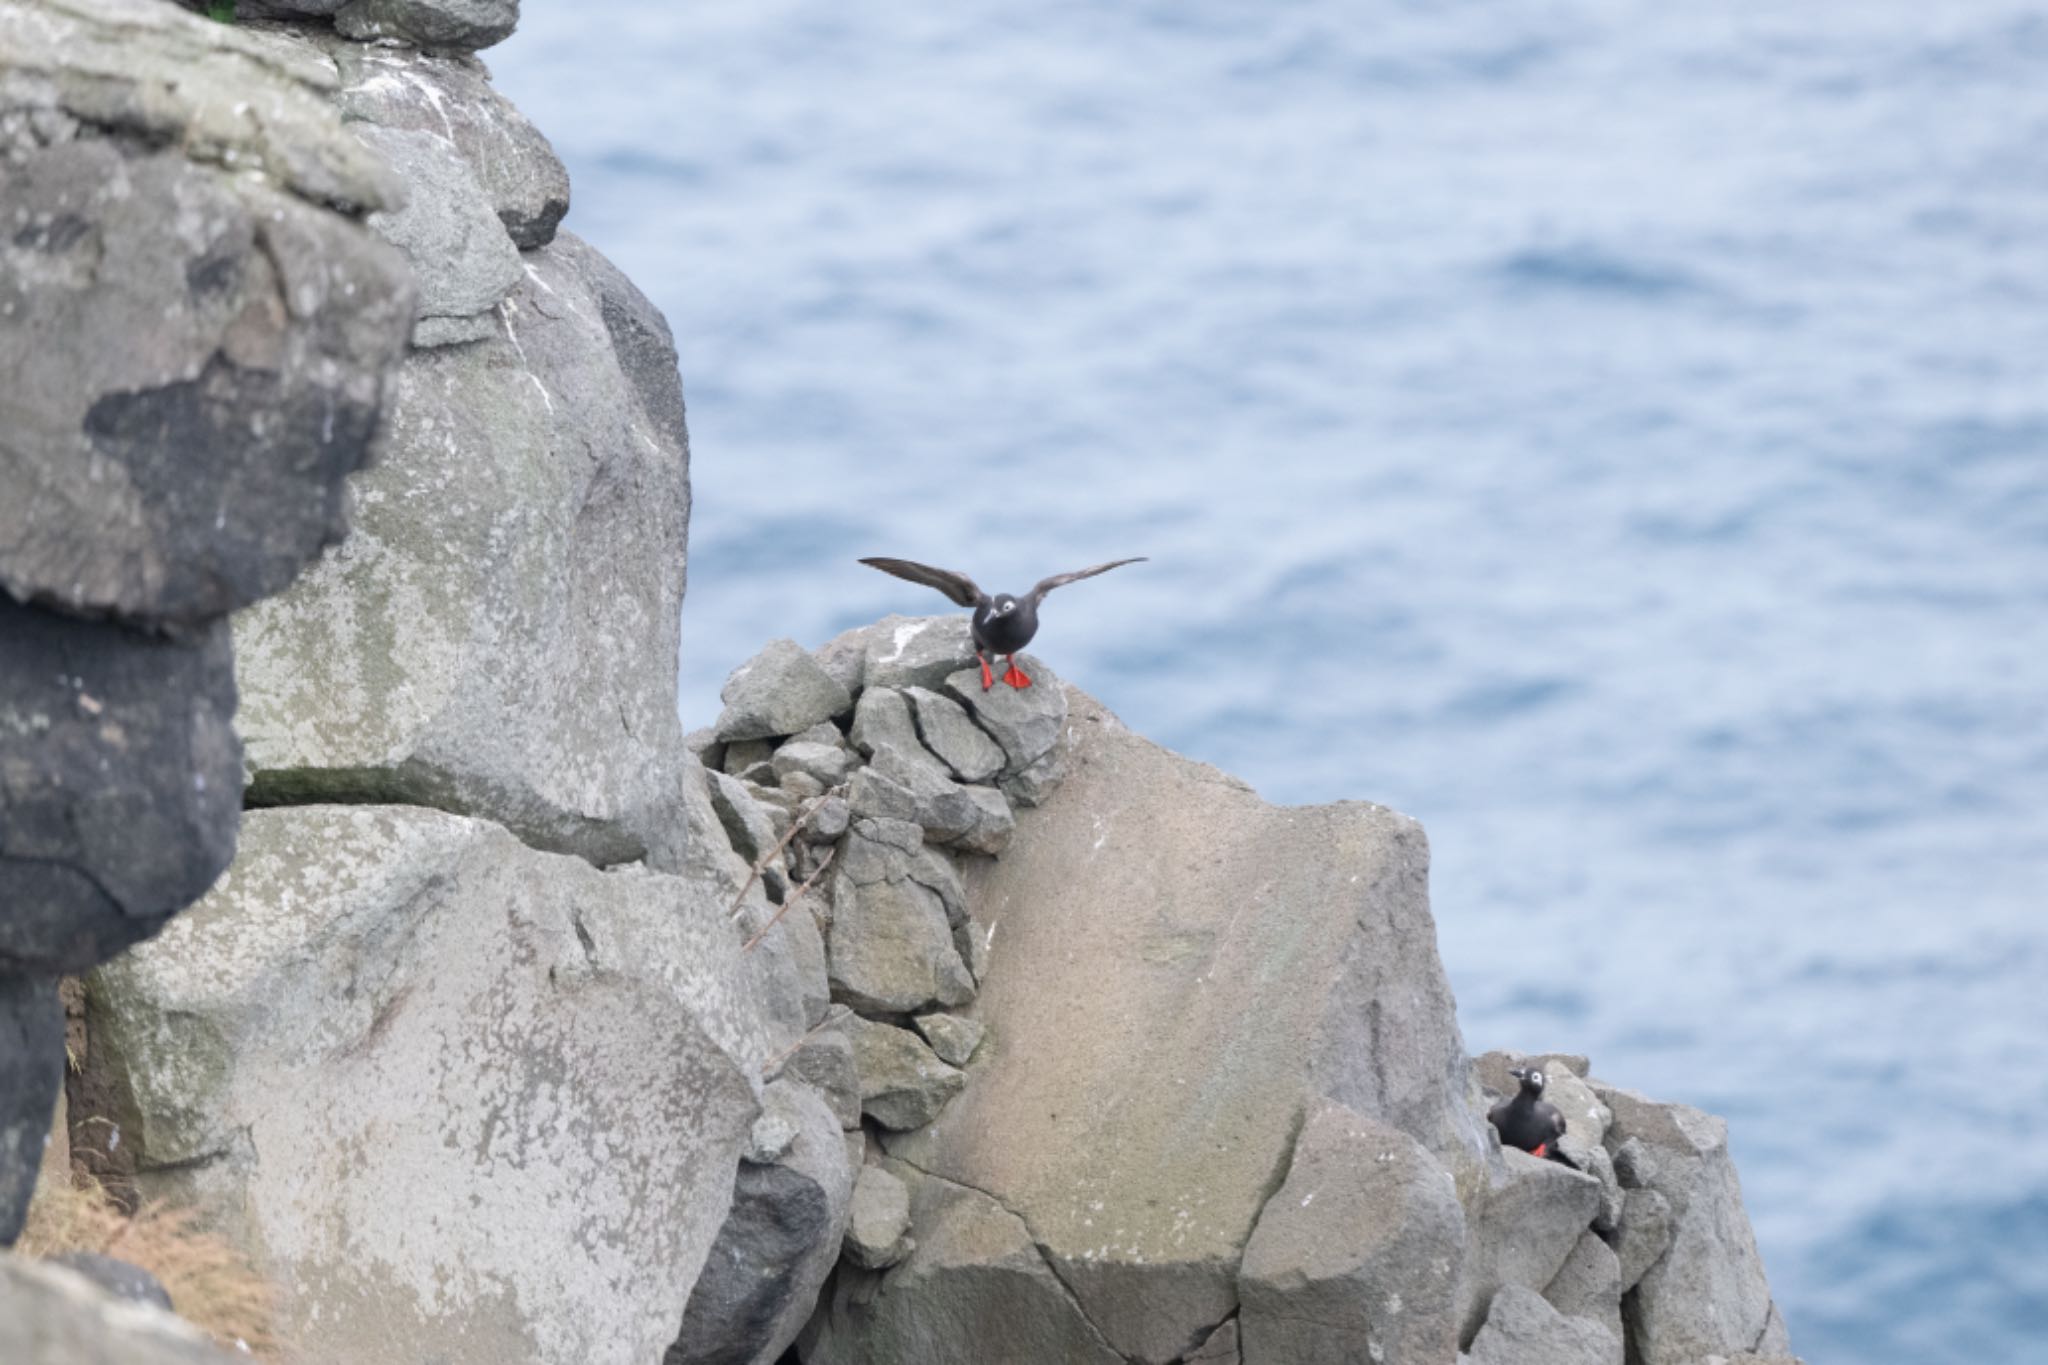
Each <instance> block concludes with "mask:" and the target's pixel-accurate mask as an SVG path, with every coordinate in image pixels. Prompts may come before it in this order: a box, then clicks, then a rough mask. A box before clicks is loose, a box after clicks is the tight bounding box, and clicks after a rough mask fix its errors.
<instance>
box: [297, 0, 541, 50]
mask: <svg viewBox="0 0 2048 1365" xmlns="http://www.w3.org/2000/svg"><path fill="white" fill-rule="evenodd" d="M334 26H335V28H337V29H339V30H340V31H341V33H342V34H343V35H344V36H346V37H350V38H354V39H356V40H357V41H359V42H376V41H378V40H382V39H391V40H395V41H398V42H402V43H411V44H412V45H413V46H415V47H425V48H436V49H441V48H446V49H452V50H455V51H460V52H473V51H475V50H476V49H478V48H483V47H489V46H490V45H491V44H493V43H502V42H503V41H505V39H507V38H509V37H511V36H512V30H513V29H515V28H517V27H518V26H519V0H348V3H347V4H344V5H342V6H341V7H340V9H338V10H336V11H335V14H334Z"/></svg>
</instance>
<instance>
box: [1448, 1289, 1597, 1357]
mask: <svg viewBox="0 0 2048 1365" xmlns="http://www.w3.org/2000/svg"><path fill="white" fill-rule="evenodd" d="M1620 1348H1621V1343H1620V1342H1618V1341H1616V1340H1615V1339H1614V1338H1613V1337H1611V1336H1609V1335H1608V1334H1607V1330H1606V1329H1605V1328H1603V1327H1601V1326H1600V1324H1598V1323H1596V1322H1588V1321H1587V1320H1586V1319H1584V1318H1568V1317H1566V1316H1564V1315H1563V1314H1562V1313H1560V1312H1558V1311H1557V1310H1556V1309H1555V1308H1552V1307H1551V1306H1550V1305H1549V1304H1548V1303H1545V1302H1544V1301H1543V1297H1542V1296H1541V1295H1540V1294H1538V1293H1536V1292H1535V1291H1534V1290H1532V1289H1524V1288H1523V1287H1522V1286H1520V1285H1509V1286H1507V1287H1506V1288H1505V1289H1503V1290H1501V1291H1500V1293H1498V1294H1496V1295H1494V1297H1493V1307H1492V1308H1491V1309H1490V1310H1489V1311H1488V1313H1487V1315H1486V1325H1485V1326H1484V1327H1482V1328H1480V1329H1479V1335H1478V1336H1477V1337H1475V1338H1474V1339H1473V1341H1472V1350H1471V1352H1470V1354H1469V1356H1468V1359H1469V1360H1470V1361H1471V1365H1609V1362H1611V1361H1613V1360H1617V1359H1619V1358H1620Z"/></svg>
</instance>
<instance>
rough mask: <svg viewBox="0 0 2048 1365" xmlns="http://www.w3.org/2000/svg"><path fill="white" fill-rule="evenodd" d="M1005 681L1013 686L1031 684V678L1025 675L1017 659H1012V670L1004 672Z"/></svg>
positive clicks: (1027, 685)
mask: <svg viewBox="0 0 2048 1365" xmlns="http://www.w3.org/2000/svg"><path fill="white" fill-rule="evenodd" d="M1003 681H1004V682H1006V683H1008V684H1009V685H1010V686H1012V687H1029V686H1031V679H1029V678H1027V677H1025V676H1024V670H1023V669H1021V668H1019V667H1017V661H1016V660H1015V659H1012V660H1010V671H1009V672H1007V673H1005V674H1003Z"/></svg>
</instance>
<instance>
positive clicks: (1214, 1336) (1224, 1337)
mask: <svg viewBox="0 0 2048 1365" xmlns="http://www.w3.org/2000/svg"><path fill="white" fill-rule="evenodd" d="M1238 1337H1239V1333H1238V1326H1237V1319H1236V1318H1232V1319H1230V1320H1229V1321H1228V1322H1226V1323H1224V1324H1223V1325H1222V1326H1220V1327H1218V1328H1217V1329H1216V1330H1215V1331H1213V1332H1211V1333H1210V1334H1209V1336H1208V1338H1207V1339H1206V1340H1205V1341H1203V1342H1202V1344H1201V1345H1200V1346H1197V1347H1196V1348H1195V1349H1194V1350H1192V1351H1190V1352H1188V1354H1187V1358H1186V1360H1185V1361H1184V1362H1183V1365H1244V1352H1243V1350H1242V1348H1241V1347H1240V1345H1239V1340H1238Z"/></svg>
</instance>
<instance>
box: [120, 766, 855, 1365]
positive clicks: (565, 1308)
mask: <svg viewBox="0 0 2048 1365" xmlns="http://www.w3.org/2000/svg"><path fill="white" fill-rule="evenodd" d="M723 910H724V905H723V899H722V890H720V889H714V888H713V887H712V886H711V885H710V884H708V883H703V882H699V881H695V880H692V879H689V878H684V877H671V876H661V875H656V874H653V873H649V872H646V871H643V870H640V869H625V870H622V871H617V872H611V873H603V872H599V871H597V870H596V869H594V868H592V867H591V866H590V865H589V864H587V863H585V862H584V861H582V860H581V859H577V858H570V857H562V856H558V855H551V854H545V853H539V852H535V851H534V850H532V849H529V848H527V847H525V846H523V845H522V844H520V843H519V842H518V841H517V840H515V839H513V838H512V837H511V836H510V835H509V834H507V833H505V832H504V831H503V830H502V829H499V828H497V827H495V826H492V825H489V824H486V823H483V822H479V821H474V820H467V819H463V818H460V817H456V816H451V815H446V814H442V813H440V812H436V811H427V810H419V809H408V808H402V807H391V806H382V807H335V806H328V807H313V808H305V809H295V810H271V811H256V812H252V813H251V814H250V815H249V817H248V818H247V820H246V822H245V826H244V831H243V848H242V853H241V856H240V857H239V858H238V859H237V861H236V864H235V867H234V869H233V870H232V871H231V872H230V874H229V876H228V877H227V879H226V880H225V881H224V883H223V884H222V886H221V887H220V888H219V889H218V890H217V891H216V892H214V893H213V894H212V895H211V896H209V897H208V898H207V899H206V900H205V901H204V902H202V903H201V904H200V905H198V906H196V907H194V909H193V910H192V911H190V912H189V913H188V914H186V915H184V916H182V917H180V918H179V919H178V920H177V921H176V922H175V923H174V925H173V928H172V930H171V931H170V932H169V933H167V934H166V935H164V936H161V937H159V938H158V939H157V940H155V941H154V942H152V943H151V944H149V945H147V946H145V947H143V948H141V949H138V950H136V951H133V952H131V953H129V954H127V955H126V956H125V957H123V958H121V959H120V960H118V961H117V962H115V963H113V964H111V965H110V966H107V967H104V968H101V969H100V970H99V971H98V972H97V973H95V974H94V976H93V977H92V978H90V981H89V989H90V993H91V1006H90V1007H91V1013H92V1017H93V1020H94V1035H93V1038H94V1052H95V1059H96V1065H99V1066H103V1067H104V1068H105V1074H106V1076H107V1078H108V1080H109V1083H110V1084H111V1085H112V1087H113V1093H115V1094H118V1095H121V1096H122V1097H123V1104H124V1107H125V1112H124V1113H122V1115H121V1116H120V1117H121V1120H122V1121H121V1129H122V1132H123V1134H124V1137H125V1138H126V1141H125V1142H124V1144H123V1145H124V1147H127V1148H131V1149H133V1150H134V1152H135V1155H136V1159H137V1166H138V1172H137V1178H138V1181H139V1183H140V1185H141V1187H142V1189H143V1191H144V1193H145V1195H146V1196H149V1197H170V1198H173V1199H174V1200H176V1201H177V1202H181V1203H189V1204H192V1205H193V1206H195V1207H197V1208H199V1209H201V1210H202V1211H203V1212H204V1213H205V1215H206V1216H207V1217H208V1218H209V1219H210V1220H211V1221H213V1222H214V1224H215V1225H216V1226H217V1227H219V1228H220V1229H221V1230H222V1232H223V1233H224V1235H227V1236H229V1237H231V1238H233V1239H234V1240H236V1241H237V1242H238V1243H239V1244H240V1245H242V1246H243V1247H244V1248H246V1249H247V1250H249V1251H250V1252H251V1253H252V1254H253V1255H255V1256H256V1257H257V1258H258V1260H259V1263H260V1265H261V1266H262V1267H263V1268H264V1269H265V1270H266V1271H267V1272H268V1273H269V1274H270V1275H271V1276H272V1277H273V1278H274V1279H275V1281H276V1282H277V1283H278V1285H279V1286H280V1287H281V1289H282V1292H283V1298H282V1302H281V1311H282V1318H283V1321H282V1324H281V1325H282V1329H283V1332H284V1334H285V1336H286V1337H287V1338H288V1339H290V1340H292V1341H293V1342H294V1343H295V1344H296V1347H297V1349H298V1350H299V1351H301V1352H302V1353H303V1354H304V1355H305V1357H306V1358H307V1359H311V1360H331V1359H368V1358H374V1359H382V1360H428V1359H433V1360H439V1361H443V1362H446V1365H483V1363H484V1362H490V1363H491V1365H497V1363H498V1362H502V1361H506V1360H571V1359H573V1360H578V1361H592V1362H620V1363H621V1365H625V1363H626V1362H633V1363H634V1365H638V1362H644V1361H647V1360H650V1359H654V1358H656V1357H658V1355H659V1354H660V1352H661V1351H662V1350H664V1349H665V1348H666V1347H667V1346H668V1345H669V1344H670V1343H671V1342H672V1341H673V1340H674V1338H675V1335H676V1328H677V1324H679V1323H680V1322H681V1321H682V1319H683V1311H684V1305H685V1301H686V1299H687V1297H688V1295H689V1292H690V1288H691V1286H692V1285H693V1284H694V1282H695V1281H696V1279H697V1276H698V1272H699V1270H700V1269H701V1268H702V1266H703V1264H704V1262H705V1258H706V1256H707V1254H708V1252H709V1251H710V1249H711V1246H712V1244H713V1240H714V1238H715V1236H716V1235H717V1233H718V1231H719V1228H720V1226H721V1225H722V1224H723V1223H724V1221H725V1214H726V1211H727V1207H728V1204H729V1201H730V1199H731V1197H732V1190H733V1172H734V1169H735V1167H736V1165H737V1163H738V1160H739V1156H740V1152H741V1151H742V1149H743V1147H744V1145H745V1143H746V1141H747V1138H748V1133H749V1129H750V1127H751V1125H752V1123H753V1120H754V1118H755V1115H756V1112H757V1108H758V1106H757V1103H756V1099H755V1084H756V1082H755V1080H754V1079H753V1078H754V1077H755V1076H756V1075H758V1071H759V1068H760V1066H761V1064H762V1062H763V1061H764V1060H766V1059H768V1058H769V1057H772V1056H773V1055H775V1054H776V1053H777V1052H778V1051H780V1050H782V1049H783V1048H785V1047H787V1046H788V1044H789V1043H790V1042H792V1041H793V1040H794V1039H793V1036H792V1035H791V1034H790V1033H789V1031H788V1030H789V1029H790V1027H791V1025H790V1024H789V1023H783V1024H781V1025H779V1026H774V1025H771V1023H770V1022H769V1021H768V1020H767V1019H764V1017H763V1013H762V1009H761V1007H760V1006H759V1005H758V1004H757V1003H756V1001H757V999H758V998H759V996H760V994H761V993H762V983H761V982H759V981H758V980H757V979H756V978H755V977H754V976H753V975H752V973H753V972H754V971H755V970H756V969H757V968H758V966H759V963H758V960H757V955H747V957H746V958H742V955H741V954H740V952H739V937H738V932H737V930H736V929H735V928H734V926H732V925H731V924H729V923H728V922H727V921H726V919H725V916H724V913H723ZM308 1114H318V1115H321V1116H322V1118H321V1121H320V1122H319V1123H317V1124H312V1125H309V1124H308V1123H307V1121H306V1116H307V1115H308ZM834 1126H835V1127H836V1125H834ZM835 1141H836V1134H835ZM508 1228H518V1229H521V1230H522V1231H521V1235H519V1236H516V1237H511V1236H507V1235H506V1229H508ZM393 1304H408V1305H416V1306H417V1307H416V1311H408V1312H403V1313H394V1312H392V1311H391V1305H393Z"/></svg>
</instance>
